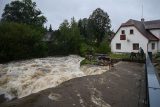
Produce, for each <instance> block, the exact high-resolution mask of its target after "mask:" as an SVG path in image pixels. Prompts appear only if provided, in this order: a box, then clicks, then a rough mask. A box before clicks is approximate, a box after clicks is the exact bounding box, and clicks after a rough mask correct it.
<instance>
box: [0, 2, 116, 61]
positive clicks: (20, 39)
mask: <svg viewBox="0 0 160 107" xmlns="http://www.w3.org/2000/svg"><path fill="white" fill-rule="evenodd" d="M46 21H47V18H46V17H45V16H43V15H42V12H41V11H40V10H39V9H37V6H36V3H35V2H32V0H22V1H11V3H9V4H7V5H6V6H5V8H4V12H3V14H2V19H1V20H0V59H1V60H0V62H1V63H3V62H8V61H12V60H21V59H29V58H37V57H46V56H55V55H69V54H77V55H81V56H85V55H86V54H88V53H103V54H107V53H109V52H110V47H109V38H110V36H109V35H111V34H112V33H113V32H112V31H111V30H110V29H111V21H110V19H109V16H108V14H107V13H106V12H104V11H103V10H102V9H100V8H97V9H96V10H94V11H93V13H92V14H91V15H90V16H89V18H83V19H80V20H78V21H76V20H75V19H74V17H73V18H71V21H68V20H64V21H63V22H62V24H60V27H59V29H58V30H52V26H51V25H50V28H49V29H47V28H45V27H44V24H45V23H46ZM48 31H49V32H52V37H53V40H52V41H51V42H49V43H48V42H44V41H42V39H43V38H44V35H45V34H46V33H47V32H48Z"/></svg>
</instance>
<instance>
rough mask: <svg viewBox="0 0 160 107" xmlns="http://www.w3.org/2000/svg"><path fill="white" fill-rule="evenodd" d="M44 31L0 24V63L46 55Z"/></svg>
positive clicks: (12, 24) (14, 24) (26, 26)
mask: <svg viewBox="0 0 160 107" xmlns="http://www.w3.org/2000/svg"><path fill="white" fill-rule="evenodd" d="M43 35H44V29H43V28H42V27H39V28H38V27H33V26H29V25H26V24H19V23H15V22H10V23H8V22H0V59H1V60H0V62H1V61H10V60H16V59H25V58H32V57H41V56H43V55H45V54H46V45H45V44H44V43H43V42H42V37H43Z"/></svg>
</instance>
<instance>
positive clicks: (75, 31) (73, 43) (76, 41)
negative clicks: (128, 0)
mask: <svg viewBox="0 0 160 107" xmlns="http://www.w3.org/2000/svg"><path fill="white" fill-rule="evenodd" d="M70 32H71V33H70V36H71V37H70V42H69V43H70V51H72V52H73V53H74V54H75V53H78V52H79V50H78V49H79V47H80V30H79V28H78V23H77V22H76V21H75V19H74V17H73V18H71V26H70Z"/></svg>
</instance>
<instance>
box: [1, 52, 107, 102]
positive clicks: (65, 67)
mask: <svg viewBox="0 0 160 107" xmlns="http://www.w3.org/2000/svg"><path fill="white" fill-rule="evenodd" d="M83 59H84V58H82V57H80V56H76V55H70V56H66V57H48V58H39V59H32V60H25V61H18V62H11V63H8V64H1V65H0V95H1V94H5V97H6V98H7V99H8V100H11V99H13V98H22V97H25V96H28V95H30V94H32V93H36V92H39V91H41V90H44V89H47V88H51V87H56V86H57V85H59V84H61V83H62V82H64V81H67V80H70V79H72V78H77V77H82V76H86V75H96V74H101V73H103V72H106V71H107V70H108V67H107V66H105V67H103V66H91V65H84V66H82V67H80V62H81V61H82V60H83Z"/></svg>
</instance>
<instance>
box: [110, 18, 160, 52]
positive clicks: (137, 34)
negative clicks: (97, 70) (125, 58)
mask: <svg viewBox="0 0 160 107" xmlns="http://www.w3.org/2000/svg"><path fill="white" fill-rule="evenodd" d="M140 47H141V48H142V49H143V50H144V52H145V53H146V52H152V53H153V54H155V53H157V52H160V20H153V21H144V19H142V20H141V21H137V20H132V19H130V20H128V21H127V22H125V23H122V24H121V26H120V27H119V29H118V30H117V32H116V34H115V35H114V36H113V38H112V40H111V51H112V52H113V53H130V52H138V51H139V48H140Z"/></svg>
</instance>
